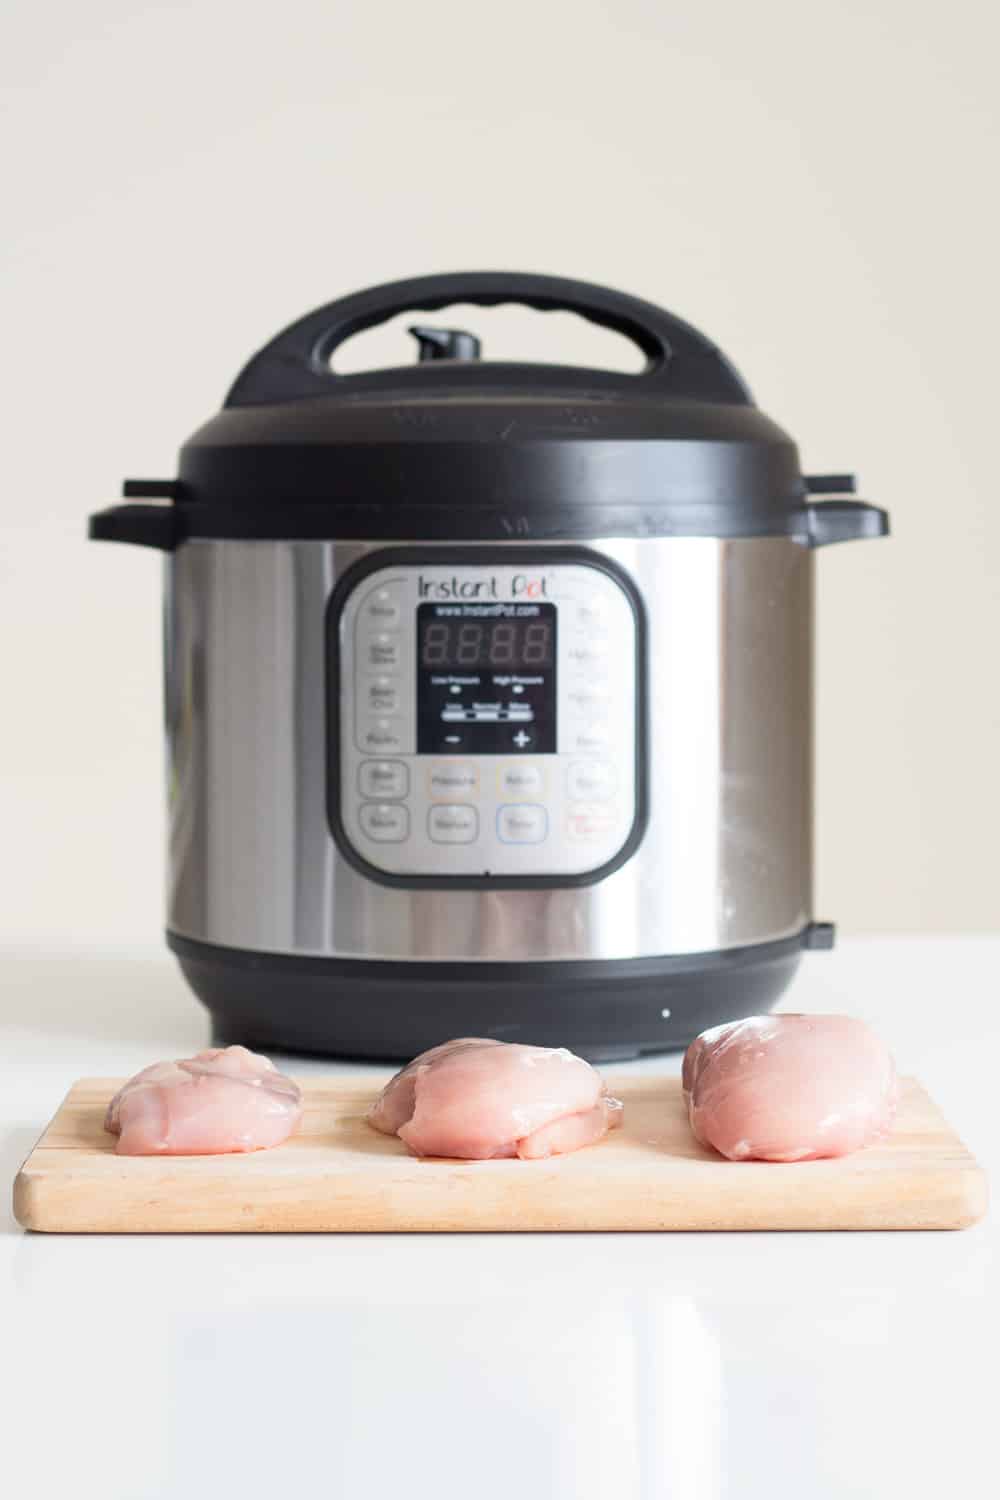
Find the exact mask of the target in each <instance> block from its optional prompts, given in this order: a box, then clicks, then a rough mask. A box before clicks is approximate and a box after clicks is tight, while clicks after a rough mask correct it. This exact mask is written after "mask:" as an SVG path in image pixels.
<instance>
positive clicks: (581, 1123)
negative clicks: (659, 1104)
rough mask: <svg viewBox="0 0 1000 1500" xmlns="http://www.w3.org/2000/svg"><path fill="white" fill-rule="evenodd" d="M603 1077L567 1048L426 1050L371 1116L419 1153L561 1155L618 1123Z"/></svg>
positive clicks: (496, 1045)
mask: <svg viewBox="0 0 1000 1500" xmlns="http://www.w3.org/2000/svg"><path fill="white" fill-rule="evenodd" d="M621 1119H622V1105H621V1102H620V1100H618V1099H612V1098H610V1097H609V1095H608V1091H607V1089H606V1088H605V1086H604V1081H603V1079H602V1078H601V1075H600V1074H599V1073H597V1072H595V1071H594V1069H593V1068H592V1067H591V1066H590V1064H589V1063H587V1062H584V1060H583V1058H582V1057H576V1056H575V1055H574V1054H573V1053H572V1052H567V1050H566V1048H565V1047H527V1046H522V1045H520V1044H519V1043H514V1042H496V1041H491V1040H489V1039H487V1038H483V1037H462V1038H461V1039H460V1040H458V1041H454V1042H445V1043H444V1044H443V1045H442V1046H440V1047H432V1048H431V1049H430V1051H429V1052H423V1053H421V1055H420V1056H419V1057H416V1058H414V1060H413V1062H411V1063H408V1064H407V1066H406V1067H405V1068H403V1070H402V1071H401V1072H399V1073H397V1074H396V1076H395V1078H393V1079H391V1080H390V1081H389V1083H387V1084H386V1086H385V1088H384V1089H383V1090H382V1092H381V1094H380V1095H379V1097H378V1098H377V1099H376V1101H375V1103H374V1104H373V1105H372V1107H371V1109H370V1110H369V1111H368V1121H369V1124H371V1125H374V1127H375V1129H376V1130H381V1131H383V1132H384V1133H385V1134H386V1135H398V1136H399V1138H400V1140H402V1141H403V1142H405V1144H406V1146H407V1147H408V1148H409V1150H410V1151H412V1153H413V1154H414V1156H453V1157H454V1156H457V1157H464V1158H465V1159H466V1160H469V1161H485V1160H488V1159H490V1158H492V1157H498V1156H520V1157H522V1158H523V1159H529V1158H534V1157H544V1156H559V1155H562V1154H564V1153H565V1152H567V1151H578V1150H579V1149H580V1147H581V1146H589V1145H591V1144H592V1143H593V1142H594V1141H598V1140H600V1138H601V1136H602V1135H604V1134H605V1133H606V1132H607V1131H608V1130H611V1129H613V1128H614V1126H616V1125H620V1124H621Z"/></svg>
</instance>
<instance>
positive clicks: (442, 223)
mask: <svg viewBox="0 0 1000 1500" xmlns="http://www.w3.org/2000/svg"><path fill="white" fill-rule="evenodd" d="M3 30H4V36H3V38H2V44H0V69H2V75H3V78H2V81H3V112H4V119H3V130H2V139H3V150H4V153H5V156H6V165H5V171H4V187H3V194H2V205H3V208H2V213H3V219H4V232H3V236H2V240H3V260H4V265H3V274H2V284H0V286H2V290H0V295H2V298H3V302H4V306H3V318H2V324H0V326H2V329H3V348H2V354H0V369H2V376H3V382H4V391H3V413H4V421H3V432H4V436H3V479H4V496H5V498H4V515H3V538H4V546H3V558H2V587H0V643H2V652H3V661H2V681H3V685H4V697H3V703H4V712H3V716H2V733H0V757H2V776H3V782H2V804H0V841H2V848H3V853H4V859H3V880H4V891H3V910H4V926H5V929H6V936H7V937H8V938H13V939H27V940H29V941H37V942H42V943H45V942H49V941H58V940H61V941H64V942H78V943H81V944H102V945H126V946H133V945H145V944H150V945H153V944H156V943H157V942H158V935H159V931H160V927H161V887H162V876H161V866H162V819H161V794H160V782H161V747H160V735H159V718H160V697H159V692H160V689H159V670H160V647H159V603H158V590H159V560H158V558H157V557H156V556H155V555H154V554H152V553H147V552H143V551H139V550H134V549H131V550H130V549H124V548H115V547H108V546H104V547H98V546H89V547H88V546H87V545H86V543H85V542H84V540H83V535H84V525H85V518H86V514H87V512H88V511H89V510H91V509H96V508H98V507H99V506H101V505H102V504H105V503H109V502H111V501H113V500H114V499H115V498H116V496H117V494H118V486H119V483H120V480H121V478H122V476H124V475H135V474H139V475H170V474H171V473H172V472H173V464H174V461H175V452H176V448H177V446H178V445H179V443H180V442H181V440H182V439H183V438H184V437H185V436H186V435H187V434H188V433H189V432H190V431H191V430H192V429H193V428H194V427H195V426H196V425H197V424H198V423H199V422H200V421H201V420H202V419H203V418H205V417H207V416H208V415H210V414H211V412H212V411H213V410H214V409H215V408H216V407H217V406H218V405H219V403H220V401H221V399H222V396H223V394H224V391H225V389H226V386H227V383H228V382H229V380H230V379H231V377H232V376H233V375H234V374H235V372H236V370H237V369H238V368H239V366H240V364H241V363H242V362H243V360H244V358H245V357H246V356H247V355H248V354H249V353H250V352H251V351H252V350H253V349H254V348H255V347H257V346H258V345H259V344H260V343H261V342H263V341H264V340H265V339H266V338H267V337H268V336H270V335H271V334H272V333H273V332H275V331H276V330H277V329H278V328H279V327H281V326H282V325H283V324H284V323H286V322H288V321H290V320H291V319H292V318H293V317H295V316H297V315H298V314H300V313H302V312H304V311H306V310H307V309H309V308H310V307H312V306H314V305H316V304H318V303H320V302H323V301H326V300H329V299H330V298H332V297H334V296H336V295H340V294H342V293H344V292H347V291H349V290H353V289H355V288H357V287H359V286H362V285H365V284H368V283H371V282H376V281H381V280H384V279H388V278H393V277H397V276H405V275H411V274H419V273H423V272H428V271H432V270H439V269H448V270H453V269H463V268H470V267H471V268H475V267H479V266H483V265H490V266H507V267H511V268H519V269H534V270H540V271H548V272H554V273H557V274H566V275H573V276H578V277H582V278H585V279H591V280H596V281H606V282H609V283H611V284H612V285H616V286H619V287H621V288H623V289H625V290H628V291H631V292H634V293H637V294H639V295H640V296H645V297H647V298H650V299H652V300H653V301H659V302H663V303H664V304H665V305H667V306H668V307H671V308H673V309H674V310H676V311H678V312H679V313H680V314H681V315H682V316H685V317H687V318H689V319H690V320H692V321H693V322H695V323H697V324H700V325H702V326H703V327H704V328H705V329H706V330H707V331H708V332H709V333H710V335H712V336H713V337H714V338H716V339H717V340H718V341H719V342H720V343H721V344H722V345H723V347H724V348H726V349H727V350H728V351H729V352H730V353H731V354H732V355H733V356H734V358H735V359H736V361H737V363H738V364H739V365H740V366H741V367H742V368H743V369H744V371H745V372H746V374H747V375H748V377H749V379H750V381H751V384H752V386H753V388H754V390H755V393H756V394H757V396H758V399H759V400H760V402H761V404H762V405H763V406H764V407H765V408H766V409H767V410H768V411H769V412H771V413H772V414H773V415H774V416H775V417H777V418H778V420H779V421H781V422H782V424H783V425H785V426H786V427H788V428H789V429H790V430H791V432H792V433H793V434H795V436H796V437H797V438H798V440H799V442H800V445H801V448H802V453H803V458H804V461H805V463H806V465H807V466H808V467H809V468H811V469H812V470H815V471H822V470H829V469H843V468H854V469H856V470H857V471H858V472H859V473H860V475H861V477H862V480H863V492H864V493H865V494H866V495H868V496H870V497H871V498H873V499H876V500H878V501H879V502H880V503H882V504H884V505H887V506H888V507H889V509H890V510H891V512H892V517H893V524H894V529H895V535H894V537H893V539H892V540H891V542H888V543H877V544H869V545H866V546H854V547H844V548H840V549H831V550H830V551H829V552H825V553H822V554H820V557H819V573H820V578H821V586H820V597H819V683H820V690H819V704H818V712H819V723H818V746H819V756H818V777H819V779H818V897H819V900H818V913H819V914H820V915H822V916H824V917H827V916H828V917H834V918H837V919H839V921H840V923H841V925H842V928H843V929H845V930H848V931H849V930H874V931H888V930H893V929H896V930H900V929H905V930H919V929H924V930H938V931H960V930H969V931H971V930H977V929H978V930H983V929H990V928H995V927H996V926H997V919H998V913H1000V898H998V880H997V849H998V848H1000V815H998V805H1000V804H998V798H997V795H996V791H995V781H996V778H997V775H998V768H1000V713H998V706H997V684H996V676H997V674H996V667H995V660H996V653H997V647H998V639H997V638H998V625H1000V582H998V580H1000V566H998V549H1000V505H998V501H997V487H998V476H1000V463H998V457H997V436H996V434H997V425H998V419H997V400H998V380H997V365H998V360H1000V326H998V325H1000V319H998V311H997V280H998V266H1000V234H998V226H1000V219H998V212H997V165H998V151H997V146H998V135H1000V131H998V123H1000V111H998V105H997V80H996V59H997V55H998V45H1000V25H998V20H997V9H996V6H995V5H994V4H993V3H992V0H951V3H949V4H948V5H941V4H940V3H933V4H931V3H927V0H838V3H828V4H816V3H805V4H803V3H802V0H755V3H754V4H752V5H751V4H747V3H744V0H698V3H694V0H690V3H685V4H682V3H666V0H617V3H614V4H611V3H608V4H605V5H601V4H597V3H594V0H549V3H546V0H532V3H526V0H505V3H504V4H503V5H489V6H487V5H481V4H476V3H474V0H464V3H457V0H423V3H421V4H419V5H416V4H405V3H401V0H400V3H396V4H387V3H381V4H379V3H372V0H370V3H368V4H364V3H360V0H348V3H337V0H325V3H323V0H285V3H284V4H282V5H280V6H278V5H263V4H256V3H252V0H198V3H170V4H151V3H145V4H143V3H142V0H88V3H87V4H85V5H80V4H70V3H68V0H62V3H60V0H51V3H48V4H45V5H37V4H33V3H29V0H14V3H11V0H8V5H7V7H6V10H5V20H4V22H3ZM497 316H499V315H497ZM513 316H516V315H513ZM491 321H492V320H491ZM531 324H532V320H531V318H530V315H527V314H523V315H521V318H520V319H519V320H518V321H516V322H510V321H509V320H508V322H507V324H506V325H505V328H504V329H503V330H500V331H496V330H494V329H493V328H492V327H491V328H490V330H488V336H489V337H490V339H491V341H492V342H491V347H492V348H493V349H494V352H497V351H499V350H501V349H504V350H506V349H509V348H512V347H514V346H516V343H517V340H518V338H520V340H521V347H523V348H525V349H530V351H531V352H532V353H533V354H534V355H535V356H536V357H540V356H542V355H543V354H544V353H545V352H546V350H547V349H550V348H551V347H552V344H551V340H552V339H553V338H554V337H555V332H554V330H555V328H556V326H557V325H554V324H545V323H543V324H542V325H541V326H540V327H538V328H535V327H532V326H531ZM560 349H561V351H562V352H564V353H565V354H567V355H568V356H570V357H572V356H573V354H574V352H576V351H578V352H579V354H580V357H582V356H583V354H584V353H585V350H586V345H585V343H584V342H583V336H582V335H581V340H580V342H579V343H578V344H575V343H574V342H573V340H572V339H569V338H567V339H566V340H565V341H563V342H562V343H561V345H560Z"/></svg>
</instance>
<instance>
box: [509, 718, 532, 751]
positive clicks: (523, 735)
mask: <svg viewBox="0 0 1000 1500" xmlns="http://www.w3.org/2000/svg"><path fill="white" fill-rule="evenodd" d="M510 742H511V744H512V745H513V746H514V747H515V748H516V749H518V750H530V749H531V748H532V746H533V745H536V744H537V743H538V735H537V734H536V733H535V731H534V730H533V729H526V728H525V726H524V725H523V724H522V725H521V727H520V728H519V729H516V730H515V731H514V733H513V734H512V735H511V737H510Z"/></svg>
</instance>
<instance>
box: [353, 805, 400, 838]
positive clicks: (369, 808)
mask: <svg viewBox="0 0 1000 1500" xmlns="http://www.w3.org/2000/svg"><path fill="white" fill-rule="evenodd" d="M358 821H359V823H360V824H361V830H362V832H363V833H365V834H367V836H368V837H369V838H370V839H373V840H374V841H375V843H376V844H401V843H403V841H404V839H407V838H409V836H410V814H409V813H408V812H407V810H406V808H405V807H403V806H402V805H401V803H399V802H365V803H363V804H362V806H361V811H360V812H359V813H358Z"/></svg>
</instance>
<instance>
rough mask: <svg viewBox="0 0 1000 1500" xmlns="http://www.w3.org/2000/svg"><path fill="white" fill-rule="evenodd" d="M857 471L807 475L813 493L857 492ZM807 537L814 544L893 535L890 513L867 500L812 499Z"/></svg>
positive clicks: (808, 511)
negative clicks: (890, 530)
mask: <svg viewBox="0 0 1000 1500" xmlns="http://www.w3.org/2000/svg"><path fill="white" fill-rule="evenodd" d="M854 487H855V480H854V475H853V474H816V475H810V476H808V477H807V478H806V489H807V490H808V491H809V492H810V494H816V493H818V494H820V495H842V494H845V493H846V494H853V493H854ZM804 516H805V537H804V540H805V541H806V542H807V543H808V545H809V546H810V547H829V546H830V545H831V544H832V543H833V542H864V541H870V540H872V539H873V538H875V537H880V536H888V535H889V512H888V511H887V510H883V509H882V508H881V507H880V506H878V505H870V504H869V503H868V501H867V500H841V499H836V500H828V499H821V500H811V501H810V502H809V503H808V504H807V505H806V507H805V511H804Z"/></svg>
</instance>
